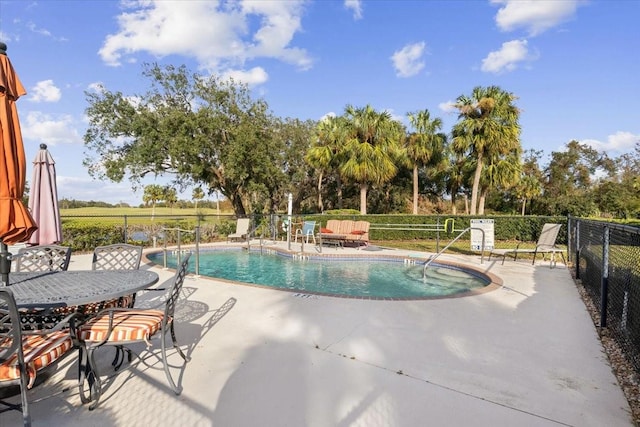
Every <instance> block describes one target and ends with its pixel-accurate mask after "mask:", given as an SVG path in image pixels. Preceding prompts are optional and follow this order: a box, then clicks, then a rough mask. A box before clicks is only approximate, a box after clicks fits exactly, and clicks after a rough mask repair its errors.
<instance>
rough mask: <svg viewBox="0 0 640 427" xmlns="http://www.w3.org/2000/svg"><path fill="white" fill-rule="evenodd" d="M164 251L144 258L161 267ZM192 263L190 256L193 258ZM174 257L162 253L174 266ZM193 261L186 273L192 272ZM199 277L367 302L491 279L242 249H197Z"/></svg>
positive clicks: (382, 262) (466, 288)
mask: <svg viewBox="0 0 640 427" xmlns="http://www.w3.org/2000/svg"><path fill="white" fill-rule="evenodd" d="M163 257H164V253H163V252H156V253H151V254H148V255H147V258H148V259H149V260H150V261H151V262H153V263H156V264H163V262H164V259H163ZM192 259H193V258H192ZM176 261H177V254H175V253H167V267H169V268H175V266H176V264H177V263H176ZM194 264H195V263H194V262H191V263H190V266H189V269H190V272H191V273H193V272H194V271H195V265H194ZM199 267H200V271H199V272H200V274H201V275H203V276H208V277H212V278H218V279H224V280H229V281H233V282H241V283H245V284H250V285H258V286H265V287H270V288H277V289H282V290H287V291H295V292H302V293H309V294H321V295H331V296H342V297H351V298H366V299H398V300H406V299H427V298H439V297H451V296H462V295H470V294H475V293H478V292H482V291H485V290H488V287H489V285H490V284H492V283H494V280H493V279H492V278H491V277H490V276H488V275H486V274H484V273H482V272H479V271H477V270H472V269H468V268H465V267H462V266H459V265H454V264H447V263H433V264H432V265H431V266H430V267H429V268H428V269H427V274H426V277H424V278H423V268H424V260H420V259H416V258H402V257H348V256H345V257H335V256H332V257H305V258H304V259H302V260H301V259H297V258H294V257H293V256H292V254H289V253H283V252H279V251H273V250H269V251H263V252H260V251H259V250H250V251H248V250H246V249H241V248H229V249H215V250H201V251H200V263H199Z"/></svg>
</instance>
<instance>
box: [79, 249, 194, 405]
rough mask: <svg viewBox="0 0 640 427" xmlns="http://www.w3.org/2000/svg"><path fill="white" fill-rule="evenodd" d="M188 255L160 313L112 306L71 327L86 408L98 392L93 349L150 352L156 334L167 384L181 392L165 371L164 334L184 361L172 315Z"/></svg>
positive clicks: (95, 401) (176, 275) (185, 269)
mask: <svg viewBox="0 0 640 427" xmlns="http://www.w3.org/2000/svg"><path fill="white" fill-rule="evenodd" d="M190 256H191V253H188V254H186V255H185V256H184V259H183V260H182V262H181V263H180V266H179V267H178V269H177V270H176V274H175V276H174V280H173V284H172V285H171V288H170V289H169V293H168V294H167V298H166V301H165V302H163V306H164V309H162V310H161V309H158V308H157V307H156V308H145V309H135V308H122V307H112V308H107V309H105V310H102V311H101V312H99V313H98V314H97V315H96V316H94V317H92V318H90V319H89V320H87V321H86V322H85V323H84V324H80V325H78V326H77V327H76V325H74V324H72V336H73V337H74V341H75V343H76V345H78V347H79V349H80V351H79V353H80V364H79V371H80V382H79V388H80V398H81V400H82V402H83V403H87V402H89V401H90V400H93V403H92V404H91V406H90V407H89V409H95V408H96V407H97V406H98V403H99V401H100V395H101V392H102V390H101V381H100V374H99V372H98V369H97V366H96V361H95V358H94V352H95V350H97V349H98V348H100V347H102V346H105V345H111V346H120V347H122V346H123V345H128V344H132V343H138V342H144V343H146V344H147V349H148V350H149V351H151V350H150V347H151V343H150V339H151V338H152V337H154V336H157V335H160V340H161V356H162V362H163V365H164V372H165V375H166V376H167V380H168V382H169V385H170V386H171V388H172V390H173V392H174V393H175V394H176V395H179V394H180V393H181V391H182V389H181V387H178V386H177V385H176V383H175V382H174V380H173V378H172V376H171V372H169V364H168V361H167V348H166V334H167V332H170V333H171V339H172V341H173V347H174V348H175V349H176V350H177V352H178V354H179V355H180V357H182V359H183V360H185V362H187V361H188V358H187V356H186V355H185V354H184V353H183V352H182V350H181V349H180V347H178V343H177V341H176V334H175V330H174V319H175V317H174V313H175V308H176V304H177V302H178V298H179V297H180V292H181V290H182V285H183V283H184V279H185V276H186V274H187V267H188V265H189V258H190ZM87 383H88V384H89V393H90V397H87V394H86V391H87V390H85V384H87Z"/></svg>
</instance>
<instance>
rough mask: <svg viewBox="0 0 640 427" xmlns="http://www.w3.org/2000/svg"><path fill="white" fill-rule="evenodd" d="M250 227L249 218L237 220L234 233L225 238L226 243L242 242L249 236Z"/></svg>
mask: <svg viewBox="0 0 640 427" xmlns="http://www.w3.org/2000/svg"><path fill="white" fill-rule="evenodd" d="M250 225H251V219H250V218H238V222H236V232H235V233H233V234H229V235H228V236H227V242H229V241H231V240H244V239H246V238H247V234H249V226H250Z"/></svg>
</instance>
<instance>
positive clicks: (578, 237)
mask: <svg viewBox="0 0 640 427" xmlns="http://www.w3.org/2000/svg"><path fill="white" fill-rule="evenodd" d="M574 221H575V223H576V243H575V245H576V246H575V251H576V279H578V280H579V279H580V220H574Z"/></svg>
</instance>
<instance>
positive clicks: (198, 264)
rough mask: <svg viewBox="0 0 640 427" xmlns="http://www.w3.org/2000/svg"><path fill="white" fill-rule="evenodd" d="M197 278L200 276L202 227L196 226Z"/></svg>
mask: <svg viewBox="0 0 640 427" xmlns="http://www.w3.org/2000/svg"><path fill="white" fill-rule="evenodd" d="M195 232H196V276H200V225H197V226H196V230H195Z"/></svg>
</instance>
